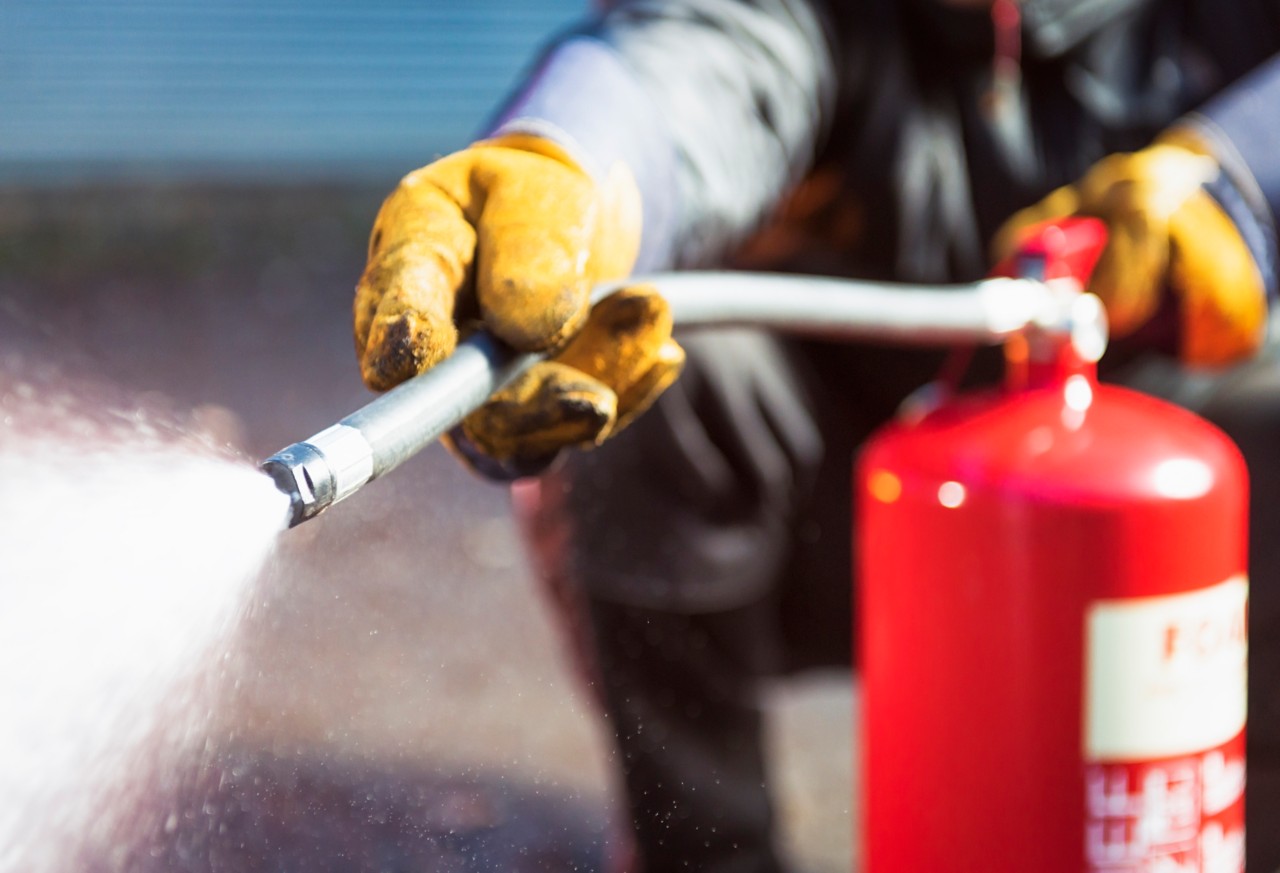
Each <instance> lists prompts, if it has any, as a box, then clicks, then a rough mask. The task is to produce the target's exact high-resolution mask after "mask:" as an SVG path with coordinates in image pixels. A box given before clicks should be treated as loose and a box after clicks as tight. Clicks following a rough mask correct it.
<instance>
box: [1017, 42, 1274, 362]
mask: <svg viewBox="0 0 1280 873" xmlns="http://www.w3.org/2000/svg"><path fill="white" fill-rule="evenodd" d="M1278 105H1280V60H1277V59H1272V60H1270V61H1268V62H1267V63H1264V64H1263V65H1262V66H1260V67H1258V68H1257V69H1255V70H1254V71H1253V72H1252V73H1250V74H1248V75H1246V76H1245V77H1244V78H1243V79H1241V80H1240V81H1238V82H1236V83H1235V84H1234V85H1232V86H1230V87H1228V88H1227V89H1226V90H1224V91H1223V92H1221V93H1220V94H1219V95H1218V96H1217V97H1215V98H1213V99H1211V100H1210V101H1209V102H1208V103H1207V104H1206V105H1205V106H1204V107H1203V108H1201V109H1200V110H1198V111H1196V112H1192V113H1190V114H1188V115H1186V116H1184V117H1183V118H1181V119H1179V120H1178V121H1177V122H1175V123H1174V124H1173V125H1172V126H1171V127H1169V128H1168V129H1167V130H1165V131H1164V132H1163V133H1162V134H1161V135H1160V136H1159V137H1157V138H1156V141H1155V143H1154V144H1152V145H1151V146H1148V147H1147V148H1145V149H1142V150H1140V151H1137V152H1134V153H1132V154H1117V155H1111V156H1109V157H1107V158H1104V159H1103V160H1102V161H1099V162H1098V163H1097V164H1095V165H1094V166H1093V167H1092V168H1091V169H1090V170H1089V172H1088V173H1086V174H1085V175H1084V177H1082V178H1081V179H1080V181H1079V182H1077V183H1075V184H1072V185H1067V186H1064V187H1062V188H1059V189H1058V190H1056V191H1054V192H1053V193H1051V194H1050V195H1049V196H1048V197H1046V198H1045V199H1044V200H1042V201H1041V202H1040V203H1038V204H1036V205H1035V206H1032V207H1030V208H1028V209H1025V210H1022V211H1021V212H1019V213H1017V214H1016V215H1014V216H1013V218H1011V219H1010V220H1009V222H1007V223H1006V225H1005V227H1004V228H1002V229H1001V231H1000V233H999V234H997V237H996V241H995V244H994V246H993V248H994V253H995V254H996V255H997V256H999V255H1001V254H1003V253H1007V252H1008V251H1010V250H1011V249H1012V248H1013V247H1015V246H1016V245H1017V240H1018V238H1019V236H1020V235H1021V234H1022V233H1023V232H1024V231H1025V229H1026V228H1027V227H1029V226H1032V225H1035V224H1037V223H1039V222H1041V221H1045V220H1051V219H1055V218H1059V217H1062V216H1065V215H1072V214H1082V215H1092V216H1096V217H1098V218H1101V219H1103V220H1104V221H1106V222H1107V224H1108V227H1109V235H1110V239H1109V241H1108V243H1107V247H1106V249H1105V250H1104V251H1103V254H1102V257H1101V258H1100V259H1099V260H1098V264H1097V266H1096V267H1095V269H1094V272H1093V275H1092V277H1091V279H1090V282H1089V288H1090V290H1091V291H1094V292H1095V293H1096V294H1097V295H1098V296H1099V297H1101V298H1102V301H1103V303H1104V304H1106V307H1107V313H1108V315H1109V317H1110V319H1111V323H1112V331H1113V334H1114V335H1115V336H1117V337H1122V336H1125V335H1126V334H1130V333H1134V332H1136V331H1137V330H1138V329H1139V328H1141V327H1143V326H1144V325H1145V324H1146V323H1148V322H1149V321H1150V320H1151V319H1152V317H1153V316H1155V315H1156V313H1157V312H1158V311H1159V310H1160V309H1161V303H1162V300H1163V295H1164V293H1165V292H1166V291H1168V292H1171V293H1172V294H1173V295H1174V297H1175V298H1176V300H1177V312H1178V314H1179V318H1178V322H1177V324H1178V352H1179V355H1180V356H1181V358H1182V359H1183V360H1184V361H1185V362H1187V363H1189V364H1193V365H1208V366H1221V365H1224V364H1230V363H1233V362H1236V361H1239V360H1241V359H1243V358H1245V357H1247V356H1249V355H1251V354H1253V353H1254V352H1256V351H1257V350H1258V349H1259V348H1260V347H1261V345H1262V344H1263V342H1264V341H1265V340H1266V333H1267V325H1268V309H1269V305H1270V303H1271V301H1272V300H1274V298H1275V297H1276V290H1277V289H1276V284H1277V282H1276V270H1277V256H1276V251H1277V235H1276V216H1277V214H1280V212H1278V210H1280V120H1277V118H1276V117H1275V107H1276V106H1278Z"/></svg>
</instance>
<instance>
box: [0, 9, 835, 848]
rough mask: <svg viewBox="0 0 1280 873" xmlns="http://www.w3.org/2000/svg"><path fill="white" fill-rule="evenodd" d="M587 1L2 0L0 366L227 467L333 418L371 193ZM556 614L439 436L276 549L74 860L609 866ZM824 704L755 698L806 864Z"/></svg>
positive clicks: (611, 804)
mask: <svg viewBox="0 0 1280 873" xmlns="http://www.w3.org/2000/svg"><path fill="white" fill-rule="evenodd" d="M587 5H588V4H587V3H586V2H585V0H521V2H515V3H512V2H498V0H468V2H466V3H449V2H441V0H418V2H410V0H369V2H361V3H338V2H331V0H311V2H307V0H253V2H250V0H99V2H87V0H82V2H67V0H4V2H3V3H0V361H4V360H6V355H7V356H8V357H7V360H9V361H10V362H11V363H12V362H13V361H18V360H22V361H25V362H26V364H25V365H24V366H27V368H28V369H30V361H31V360H32V359H38V360H39V361H40V362H41V363H42V366H44V365H45V364H47V365H48V366H49V367H53V368H56V369H57V371H58V372H60V373H65V374H66V375H67V377H68V378H76V379H80V378H84V377H91V378H92V379H93V380H97V381H98V382H99V383H100V384H102V385H110V386H112V391H111V392H110V393H111V394H112V397H113V398H114V399H113V400H112V402H113V403H117V404H120V403H124V404H126V405H128V404H137V405H138V406H139V407H143V406H145V407H147V408H149V409H154V408H163V409H164V410H166V414H167V415H169V416H171V417H173V418H174V419H175V420H177V421H179V422H181V424H182V426H183V427H187V428H190V429H192V430H194V431H199V432H200V433H202V434H206V435H209V436H211V437H212V438H213V439H215V440H216V441H217V442H219V443H220V444H222V445H224V446H227V447H229V448H230V449H231V450H234V451H235V452H236V453H238V454H239V455H240V456H242V457H243V458H244V459H245V460H246V461H253V460H254V459H258V458H262V457H265V456H266V455H268V454H270V453H271V452H272V451H274V450H276V449H278V448H279V447H281V446H283V445H286V444H288V443H292V442H294V441H296V440H299V439H303V438H305V437H306V436H308V435H309V434H312V433H314V432H316V431H317V430H319V429H321V428H323V427H325V426H327V425H329V424H331V423H332V422H334V421H336V420H337V419H339V418H341V417H342V416H343V415H345V414H347V413H348V412H350V411H352V410H354V409H355V408H356V407H358V406H359V405H362V404H363V403H365V402H367V401H368V400H369V399H370V395H369V394H368V392H367V391H366V390H365V389H364V388H363V386H362V385H361V384H360V381H359V378H358V375H357V372H356V368H355V360H354V353H353V350H352V343H351V339H350V327H349V324H350V300H351V292H352V289H353V288H354V284H355V281H356V279H357V277H358V276H359V273H360V270H361V268H362V266H363V260H364V248H365V242H366V239H367V233H368V229H369V227H370V225H371V223H372V220H373V216H374V214H375V213H376V211H377V208H378V205H379V203H380V202H381V199H382V197H383V196H384V195H385V193H386V192H387V191H389V190H390V188H391V187H392V186H393V185H394V184H395V182H396V180H397V179H398V178H399V177H400V176H401V175H403V174H404V173H405V172H407V171H408V170H410V169H413V168H414V167H417V166H419V165H421V164H423V163H426V162H427V161H429V160H430V159H432V158H433V157H434V156H436V155H439V154H443V153H447V152H449V151H452V150H454V149H456V148H458V147H460V146H462V145H465V144H466V143H467V142H468V141H469V140H470V138H472V137H473V136H474V134H475V133H476V132H477V131H479V130H481V129H482V127H483V125H484V121H485V119H486V117H487V116H488V115H489V114H490V113H491V112H492V111H493V110H494V109H495V108H496V107H497V105H498V104H499V103H500V101H501V99H502V97H503V95H504V94H505V93H506V91H507V90H508V89H509V88H510V87H511V85H512V83H514V82H516V81H518V79H519V76H520V74H521V71H522V70H525V69H527V68H528V66H529V65H530V64H531V63H532V62H533V61H534V59H535V58H536V56H537V51H538V48H539V46H541V45H543V44H544V43H545V42H546V41H547V40H548V39H549V38H550V37H551V36H552V35H554V34H555V33H556V32H558V31H559V30H561V29H563V28H565V27H567V26H570V25H571V23H572V22H573V21H574V19H575V18H577V17H578V16H580V15H582V14H584V12H585V11H586V8H587ZM10 378H12V375H11V374H7V373H6V370H5V369H4V368H3V367H0V390H2V389H3V388H4V381H5V380H6V379H10ZM120 398H125V399H123V400H122V399H120ZM0 435H2V432H0ZM0 451H3V444H2V442H0ZM73 534H74V532H72V534H71V536H72V538H73ZM176 584H181V583H180V579H179V580H177V581H176ZM556 621H557V617H556V616H555V615H554V614H553V612H552V611H551V610H550V609H549V607H548V605H547V604H546V603H545V602H544V600H543V599H542V597H541V596H540V594H539V592H538V587H537V583H536V581H535V580H534V579H533V578H532V576H531V574H530V572H529V569H528V568H527V566H526V563H525V558H524V555H523V553H522V551H521V547H520V544H519V541H518V538H517V536H516V534H515V530H514V526H513V524H512V521H511V517H510V514H509V511H508V504H507V497H506V493H505V491H504V490H502V489H500V488H497V487H495V486H492V485H488V484H486V483H482V482H479V481H477V480H475V479H473V478H471V477H470V476H469V475H467V474H465V473H463V472H462V471H460V470H459V469H458V468H457V466H456V465H455V464H454V463H453V462H452V461H451V459H450V458H448V457H447V455H446V454H445V453H444V451H443V450H442V449H439V448H438V447H433V448H432V449H430V450H428V451H427V452H425V453H424V454H423V455H422V456H420V457H419V458H417V459H415V460H414V461H413V462H411V463H409V464H408V465H406V466H405V467H404V468H402V469H401V470H399V471H397V472H396V473H395V474H394V475H393V476H390V477H388V478H387V479H384V480H380V481H378V482H375V483H373V484H372V485H370V486H369V487H368V488H367V489H365V490H364V491H362V492H361V494H360V495H358V496H357V497H356V498H353V499H352V500H351V501H349V502H347V503H345V504H343V506H342V507H341V508H339V509H336V510H335V511H333V512H331V513H328V514H326V515H325V516H323V517H322V518H320V519H318V520H316V521H314V522H311V523H309V524H308V525H304V526H303V527H302V528H299V529H297V530H295V531H291V532H289V533H287V534H285V535H284V536H283V537H282V538H281V542H280V546H279V548H278V550H277V554H276V556H275V557H274V558H273V560H272V562H271V564H270V566H269V567H268V568H267V570H266V571H265V572H264V574H263V578H262V579H261V580H260V581H259V584H258V585H257V587H256V588H255V590H254V593H253V603H252V605H251V609H250V610H249V613H248V615H247V617H246V618H245V620H244V621H243V623H242V626H241V627H240V628H239V629H238V631H237V634H236V638H235V642H234V659H233V661H234V664H235V667H234V669H233V670H231V671H230V672H228V671H227V670H225V669H224V670H222V672H221V673H220V674H219V682H218V683H217V684H218V688H217V691H216V695H215V696H216V704H215V705H214V706H213V707H212V708H211V711H210V715H209V717H208V721H209V725H208V740H207V741H206V742H205V745H204V750H203V752H202V754H201V755H199V756H198V757H197V758H193V759H192V760H191V761H190V762H187V763H186V764H185V765H184V766H182V767H179V768H178V770H177V771H175V772H166V773H162V774H153V776H152V777H150V782H149V783H148V784H149V785H150V788H149V789H148V790H149V792H150V794H151V799H150V800H149V801H147V802H146V803H144V804H143V805H142V807H141V808H140V809H138V810H137V811H136V812H134V813H132V814H131V816H130V817H129V821H130V822H131V823H132V824H131V825H130V827H131V828H132V830H133V833H132V834H131V835H130V836H129V837H128V839H127V840H126V841H125V842H126V843H127V845H126V844H122V846H120V847H118V848H119V851H115V852H107V853H105V854H104V853H99V854H96V855H92V856H91V857H89V858H86V859H83V864H82V865H81V869H103V870H108V869H110V870H117V869H127V870H144V869H146V870H151V869H154V870H227V871H258V870H298V869H310V870H321V871H323V870H379V871H381V870H386V871H391V870H415V871H417V870H421V871H429V870H504V871H518V870H540V871H541V870H546V871H558V870H604V869H606V866H607V858H608V856H609V853H610V851H611V847H616V845H617V841H616V840H615V839H614V837H613V835H612V834H611V830H610V828H611V825H610V822H611V820H612V819H613V818H615V817H616V816H617V815H618V809H619V807H618V803H617V800H616V796H617V795H616V790H615V785H614V782H613V778H614V777H613V775H612V772H613V771H612V768H611V763H610V760H609V751H608V748H609V747H608V743H607V740H606V737H605V735H604V733H603V731H602V728H601V726H600V724H599V722H598V720H597V718H596V715H595V713H594V711H593V709H592V705H591V701H590V697H589V694H587V693H586V692H585V691H584V690H583V689H581V688H580V687H579V686H578V684H577V682H576V677H575V673H574V670H573V667H572V665H571V664H570V663H569V661H568V659H567V657H566V649H565V648H564V647H562V646H561V644H560V641H559V636H558V629H557V626H556ZM849 688H850V683H849V680H848V677H847V676H835V677H825V676H823V677H814V678H812V679H807V680H805V681H803V682H799V683H791V684H788V685H787V686H785V687H782V686H780V687H778V688H777V689H773V690H771V691H770V694H769V706H770V713H771V717H772V727H773V732H772V736H773V739H772V758H773V766H774V770H775V773H776V778H775V783H776V784H777V785H778V787H779V790H780V797H781V811H782V817H783V821H784V826H785V839H786V841H787V847H788V851H789V852H790V854H791V855H792V857H793V859H794V862H795V865H796V868H797V869H798V870H801V871H810V873H819V871H821V873H826V871H831V873H834V871H841V870H848V869H849V868H850V864H851V859H852V856H853V848H852V845H853V840H852V837H851V832H852V820H853V812H852V809H851V799H852V795H853V785H852V780H853V778H854V776H853V774H854V762H853V754H852V744H851V742H850V732H851V724H852V722H851V718H852V716H851V695H850V690H849Z"/></svg>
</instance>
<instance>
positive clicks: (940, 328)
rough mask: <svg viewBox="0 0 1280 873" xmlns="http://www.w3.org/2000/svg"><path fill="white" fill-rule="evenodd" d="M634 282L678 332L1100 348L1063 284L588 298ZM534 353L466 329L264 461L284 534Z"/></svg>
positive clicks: (715, 290)
mask: <svg viewBox="0 0 1280 873" xmlns="http://www.w3.org/2000/svg"><path fill="white" fill-rule="evenodd" d="M642 283H643V284H649V285H653V286H655V287H656V288H657V289H658V291H659V292H660V293H661V294H662V295H663V296H664V297H665V298H666V299H667V301H668V303H669V304H670V306H671V310H672V315H673V317H674V320H675V323H676V325H677V326H678V327H679V328H682V329H683V328H696V327H707V326H722V325H754V326H757V327H762V328H767V329H770V330H776V331H781V332H786V333H792V334H799V335H805V336H812V337H822V338H829V339H844V340H876V341H881V342H892V343H900V344H906V345H922V346H946V345H956V344H975V343H983V344H990V343H999V342H1002V341H1003V340H1005V339H1006V338H1008V337H1010V336H1011V335H1013V334H1016V333H1019V332H1022V331H1026V330H1028V329H1036V330H1042V331H1049V332H1053V331H1062V332H1065V333H1067V334H1069V336H1070V338H1071V341H1072V342H1073V343H1075V344H1076V345H1077V347H1078V350H1079V351H1080V353H1081V354H1082V356H1083V357H1086V358H1088V359H1091V360H1097V358H1098V357H1101V354H1102V350H1103V348H1105V345H1106V327H1105V319H1104V318H1103V316H1102V314H1101V307H1100V306H1099V305H1097V301H1096V298H1092V297H1091V296H1090V295H1084V294H1081V293H1080V288H1079V285H1078V283H1075V282H1072V281H1071V280H1063V282H1052V281H1051V282H1040V281H1036V280H1032V279H1020V278H993V279H984V280H982V281H980V282H974V283H970V284H964V285H945V286H936V287H922V286H904V285H897V284H891V283H877V282H863V281H854V280H848V279H836V278H828V277H820V276H797V275H790V274H768V273H740V272H712V271H707V272H682V273H658V274H653V275H649V276H637V277H633V278H631V279H628V280H626V281H625V282H617V283H612V284H608V285H603V286H601V287H599V288H597V289H595V292H594V293H593V295H592V296H593V300H595V301H598V300H600V299H602V298H603V297H605V296H607V295H609V294H611V293H613V292H614V291H617V290H619V289H620V288H623V287H627V286H632V285H636V284H642ZM1090 301H1092V302H1090ZM543 357H544V356H543V355H539V354H520V353H517V352H514V351H512V350H511V349H510V348H508V347H507V346H505V345H503V344H502V343H500V342H498V341H497V340H495V339H494V338H493V337H492V336H490V335H488V334H486V333H484V332H479V333H475V334H473V335H471V336H470V337H469V338H467V339H466V340H464V341H463V342H461V343H459V345H458V348H457V350H456V351H455V352H454V354H453V355H452V356H450V358H449V359H447V360H446V361H444V362H442V363H441V364H439V365H437V366H436V367H435V368H433V369H432V370H431V371H429V372H427V373H424V374H422V375H420V376H417V377H415V378H413V379H410V380H408V381H407V382H405V383H403V384H401V385H399V386H397V387H396V388H394V389H392V390H391V391H388V392H386V393H385V394H383V395H381V396H379V397H378V398H376V399H375V400H373V401H372V402H370V403H369V404H368V405H366V406H364V407H362V408H360V409H358V410H357V411H355V412H353V413H352V414H351V415H348V416H347V417H346V418H344V419H342V420H341V421H339V422H338V423H337V424H335V425H333V426H331V427H328V428H326V429H324V430H322V431H320V432H319V433H317V434H316V435H315V436H312V437H310V438H309V439H307V440H304V441H302V442H300V443H294V444H293V445H291V446H288V447H286V448H284V449H281V450H280V451H279V452H277V453H276V454H274V455H272V456H271V457H270V458H268V459H267V460H266V461H264V462H263V464H262V468H263V470H264V471H265V472H266V473H268V474H269V475H270V476H271V477H272V478H273V479H274V480H275V482H276V485H277V486H278V487H279V488H280V490H281V491H283V492H284V493H285V494H287V495H288V496H289V498H290V505H291V508H290V522H289V523H290V526H291V527H292V526H295V525H298V524H300V523H301V522H303V521H305V520H307V519H309V518H314V517H315V516H316V515H318V514H319V513H320V512H321V511H323V510H324V509H326V508H327V507H329V506H331V505H332V504H334V503H337V502H338V501H340V500H343V499H344V498H346V497H349V496H350V495H351V494H353V493H355V492H356V491H357V490H359V489H360V488H361V487H362V486H364V485H365V484H366V483H368V482H370V481H372V480H373V479H376V478H378V477H379V476H381V475H383V474H384V473H387V472H389V471H390V470H393V469H395V468H396V467H397V466H399V465H400V464H401V463H403V462H404V461H406V460H408V459H409V458H410V457H412V456H413V455H415V454H417V453H418V452H419V451H421V450H422V449H423V448H424V447H426V446H427V445H429V444H430V443H432V442H434V441H435V440H436V439H438V438H439V437H440V436H441V435H442V434H444V433H446V432H447V431H448V430H450V429H451V428H453V427H454V426H455V425H457V424H458V423H459V422H460V421H462V419H463V418H465V417H466V415H467V414H469V413H470V412H472V411H473V410H475V409H476V408H478V407H479V406H480V405H481V404H482V403H484V401H485V400H486V399H487V398H488V397H489V396H490V395H491V394H492V393H493V392H494V391H496V390H498V389H499V388H500V387H502V386H503V385H506V384H507V383H508V382H510V381H511V380H512V379H514V378H515V377H516V376H518V375H519V374H520V373H522V372H524V371H525V370H527V369H528V368H529V367H530V366H532V365H533V364H534V363H536V362H538V361H539V360H542V359H543Z"/></svg>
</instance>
